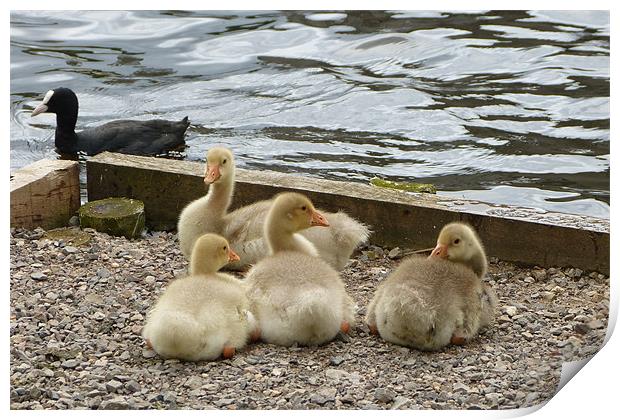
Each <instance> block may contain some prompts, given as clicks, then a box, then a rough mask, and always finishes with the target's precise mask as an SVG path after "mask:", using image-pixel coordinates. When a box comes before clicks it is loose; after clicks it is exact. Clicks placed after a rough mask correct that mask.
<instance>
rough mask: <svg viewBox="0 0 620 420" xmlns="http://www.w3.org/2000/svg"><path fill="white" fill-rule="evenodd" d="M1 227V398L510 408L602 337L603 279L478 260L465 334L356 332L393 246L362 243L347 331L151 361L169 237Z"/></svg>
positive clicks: (535, 396)
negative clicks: (469, 338) (485, 320)
mask: <svg viewBox="0 0 620 420" xmlns="http://www.w3.org/2000/svg"><path fill="white" fill-rule="evenodd" d="M43 233H44V231H42V230H40V229H38V230H35V231H25V230H19V229H18V230H14V229H12V230H11V265H10V267H11V292H10V295H11V368H10V370H11V396H10V399H11V408H12V409H41V408H60V409H67V408H91V409H94V408H98V409H146V408H148V409H154V408H168V409H174V408H196V409H204V408H218V409H235V408H236V409H272V408H278V409H318V408H325V409H338V408H343V409H360V408H361V409H388V408H402V409H426V408H433V409H448V408H453V409H460V408H500V409H508V408H519V407H526V406H530V405H534V404H538V403H541V402H544V401H546V400H548V399H550V398H551V397H552V395H553V394H554V392H555V389H556V387H557V384H558V383H559V378H560V370H561V364H562V361H568V360H571V361H572V360H578V359H582V358H584V357H587V356H591V355H593V354H594V353H595V352H596V351H597V350H598V349H599V347H600V346H601V345H602V342H603V340H604V337H605V331H606V326H607V318H608V304H609V278H608V277H607V276H604V275H601V274H598V273H585V272H583V271H582V270H579V269H574V268H571V269H559V268H547V269H542V268H538V267H517V266H515V265H513V264H507V263H504V262H498V261H496V260H494V261H493V260H492V261H491V265H490V269H489V279H488V280H489V282H490V284H491V285H493V286H494V288H495V290H496V292H497V294H498V297H499V299H500V304H499V307H498V311H497V322H496V324H495V325H494V326H493V327H492V328H490V329H488V330H486V331H484V332H483V333H482V334H481V335H480V337H479V338H478V339H477V340H475V341H474V342H472V343H470V344H468V345H466V346H464V347H448V348H446V349H445V350H444V351H442V352H437V353H424V352H419V351H416V350H410V349H407V348H403V347H399V346H397V345H393V344H389V343H386V342H384V341H382V340H381V339H380V338H377V337H375V336H371V335H369V332H368V328H367V327H366V326H365V325H363V323H362V321H363V317H364V315H365V306H366V304H367V303H368V301H369V299H370V298H371V297H372V293H373V292H374V290H375V289H376V287H377V284H378V283H379V282H380V281H381V280H383V279H384V278H385V277H386V276H387V274H388V273H389V272H390V270H391V269H392V268H394V266H395V265H396V264H398V259H396V260H394V259H392V258H390V255H391V256H392V257H395V254H397V250H392V252H388V251H387V250H386V251H384V250H382V249H381V248H378V247H374V246H368V247H366V248H364V249H363V250H362V251H361V253H359V254H358V255H357V256H356V258H355V259H354V260H352V262H351V263H350V264H349V266H348V267H347V268H346V269H345V270H344V272H343V277H344V279H345V283H346V285H347V290H348V291H349V293H351V294H352V296H353V297H354V299H355V300H356V302H357V304H358V319H357V320H358V325H357V326H356V327H355V328H353V329H352V332H351V334H350V336H341V337H338V338H337V339H336V340H335V341H333V342H331V343H329V344H327V345H325V346H321V347H315V348H305V347H293V348H281V347H277V346H274V345H270V344H264V343H258V344H254V345H250V346H249V347H247V348H246V349H244V350H242V351H240V352H238V353H237V355H236V356H235V357H234V358H233V359H231V360H225V361H214V362H199V363H187V362H179V361H177V360H167V361H165V360H161V359H159V358H158V357H157V355H156V354H154V353H153V352H152V351H150V350H147V349H146V348H145V347H144V344H143V341H142V338H141V336H140V331H141V328H142V326H143V323H144V318H145V315H146V313H147V311H148V309H149V308H150V307H151V305H152V304H153V303H154V301H155V299H156V298H157V297H158V296H159V294H160V293H161V292H162V290H163V289H164V288H165V287H166V285H167V284H168V283H169V282H170V281H171V280H172V279H174V277H175V276H176V275H180V274H182V273H184V272H185V269H186V266H187V264H186V262H185V261H184V259H183V256H182V255H181V253H180V251H179V248H178V243H177V242H176V237H175V236H174V235H173V234H170V233H160V232H155V233H151V234H148V235H147V236H146V237H145V238H143V239H141V240H137V241H128V240H126V239H123V238H120V239H119V238H112V237H110V236H108V235H105V234H100V233H94V232H91V234H92V238H91V240H90V242H89V243H88V244H86V245H83V246H80V247H75V246H71V245H65V244H64V243H63V242H62V241H60V242H58V241H51V240H47V239H42V238H41V237H42V235H43Z"/></svg>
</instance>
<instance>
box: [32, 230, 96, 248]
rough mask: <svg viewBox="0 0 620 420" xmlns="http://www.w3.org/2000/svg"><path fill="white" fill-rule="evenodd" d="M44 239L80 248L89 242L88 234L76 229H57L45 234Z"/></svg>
mask: <svg viewBox="0 0 620 420" xmlns="http://www.w3.org/2000/svg"><path fill="white" fill-rule="evenodd" d="M43 238H44V239H49V240H50V241H63V242H65V243H67V244H71V245H73V246H82V245H84V244H87V243H88V242H89V241H90V238H91V236H90V234H89V233H88V232H84V231H83V230H80V228H77V227H63V228H58V229H52V230H48V231H47V232H45V234H44V235H43Z"/></svg>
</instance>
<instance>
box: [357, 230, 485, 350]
mask: <svg viewBox="0 0 620 420" xmlns="http://www.w3.org/2000/svg"><path fill="white" fill-rule="evenodd" d="M486 269H487V259H486V256H485V253H484V249H483V248H482V244H481V243H480V240H479V239H478V236H477V235H476V233H475V232H474V231H473V229H472V228H471V227H469V226H467V225H465V224H462V223H451V224H448V225H446V226H445V227H444V228H443V229H442V230H441V232H440V234H439V237H438V239H437V246H436V247H435V249H434V250H433V252H432V253H431V255H430V256H429V257H428V258H424V257H420V256H414V257H410V258H408V259H406V260H405V261H403V263H402V264H400V266H399V267H398V268H397V269H396V270H395V271H394V272H393V273H392V274H391V275H390V276H389V277H388V278H387V279H386V280H385V281H384V282H383V283H382V284H381V285H380V286H379V287H378V289H377V291H376V293H375V296H374V297H373V299H372V301H371V302H370V304H369V305H368V310H367V315H366V323H367V324H368V326H369V328H370V330H371V332H373V333H375V334H376V333H378V334H380V335H381V337H383V339H385V340H387V341H390V342H393V343H396V344H400V345H403V346H408V347H414V348H417V349H419V350H439V349H441V348H442V347H444V346H446V345H448V344H450V343H452V344H464V343H465V341H467V340H469V339H471V338H472V337H474V336H475V335H476V334H477V333H478V331H479V329H480V328H481V327H483V326H488V325H490V324H492V322H493V319H494V310H495V306H496V304H497V298H496V297H495V294H494V293H493V290H492V289H491V288H489V287H485V286H483V283H482V278H483V276H484V275H485V273H486Z"/></svg>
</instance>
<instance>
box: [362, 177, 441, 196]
mask: <svg viewBox="0 0 620 420" xmlns="http://www.w3.org/2000/svg"><path fill="white" fill-rule="evenodd" d="M370 184H371V185H374V186H375V187H382V188H392V189H395V190H402V191H408V192H416V193H429V194H437V188H435V186H434V185H433V184H420V183H418V182H395V181H388V180H385V179H381V178H377V177H374V178H372V179H371V180H370Z"/></svg>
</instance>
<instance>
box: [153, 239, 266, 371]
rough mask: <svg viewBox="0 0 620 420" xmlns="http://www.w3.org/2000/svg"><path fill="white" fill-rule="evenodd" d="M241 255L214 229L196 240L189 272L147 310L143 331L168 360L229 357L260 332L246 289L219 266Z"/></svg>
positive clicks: (156, 349) (170, 286) (175, 281)
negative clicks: (220, 270)
mask: <svg viewBox="0 0 620 420" xmlns="http://www.w3.org/2000/svg"><path fill="white" fill-rule="evenodd" d="M238 258H239V257H238V256H237V254H235V253H234V251H233V250H232V249H230V246H229V245H228V241H226V239H224V238H223V237H221V236H219V235H215V234H206V235H203V236H201V237H200V238H199V239H198V240H197V241H196V244H195V245H194V249H193V251H192V256H191V263H190V275H189V276H187V277H184V278H180V279H177V280H174V281H173V282H172V283H171V284H170V285H169V286H168V288H167V289H166V291H165V292H164V294H163V295H162V296H161V297H160V298H159V300H158V301H157V304H156V305H155V307H154V308H153V309H152V310H151V312H150V313H149V314H148V317H147V320H146V326H145V327H144V330H143V332H142V335H143V337H144V338H145V339H146V342H147V345H148V346H150V347H152V348H153V349H154V350H155V351H156V352H157V353H158V354H159V355H160V356H162V357H163V358H165V359H181V360H191V361H197V360H214V359H217V358H218V357H220V355H222V356H223V357H224V358H230V357H232V356H233V355H234V354H235V350H236V349H240V348H242V347H243V346H245V344H246V343H247V341H248V338H250V336H251V335H254V337H253V338H256V337H255V336H256V335H257V334H258V330H257V329H256V327H257V324H256V321H255V320H254V317H253V316H252V314H251V313H250V311H249V303H248V300H247V298H246V296H245V288H244V285H243V283H242V282H241V281H239V280H237V279H236V278H234V277H233V276H230V275H227V274H223V273H218V270H219V269H220V268H222V267H223V266H224V265H226V264H228V263H229V262H230V261H235V260H237V259H238Z"/></svg>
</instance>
